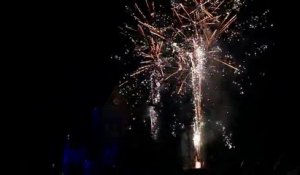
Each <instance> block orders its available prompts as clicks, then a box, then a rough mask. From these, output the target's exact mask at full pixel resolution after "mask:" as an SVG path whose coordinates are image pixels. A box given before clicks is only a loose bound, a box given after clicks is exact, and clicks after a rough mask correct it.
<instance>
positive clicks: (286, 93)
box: [6, 0, 299, 169]
mask: <svg viewBox="0 0 300 175" xmlns="http://www.w3.org/2000/svg"><path fill="white" fill-rule="evenodd" d="M256 1H257V2H256V4H255V7H254V9H261V8H264V6H266V7H268V8H269V9H270V10H271V17H270V18H271V21H273V23H274V25H275V28H274V30H275V31H273V32H269V33H266V34H264V36H261V37H264V39H266V40H273V41H274V42H276V45H275V46H274V47H273V48H271V49H270V50H268V51H267V53H266V54H265V56H264V58H260V59H254V60H252V61H250V63H249V72H250V73H251V74H252V76H253V79H254V82H256V85H255V86H254V89H251V90H250V91H249V94H248V95H245V96H243V97H240V99H239V100H240V101H239V104H238V106H239V107H240V108H241V111H242V114H244V115H243V118H238V119H237V120H236V122H237V126H236V128H235V131H236V133H237V136H236V137H237V142H238V144H239V145H240V147H241V150H242V151H241V152H243V153H244V154H245V155H247V156H251V154H252V153H255V154H257V155H259V156H261V157H263V158H262V159H263V160H268V159H270V160H272V161H274V160H275V159H276V156H277V157H278V156H280V155H286V157H287V159H288V160H287V163H289V161H290V162H291V164H292V163H295V155H296V153H297V149H296V148H297V146H296V139H297V138H299V136H297V131H298V128H299V126H298V123H297V122H296V121H297V117H298V116H299V115H298V114H297V113H294V112H295V111H296V109H297V101H298V96H297V95H298V92H297V90H298V89H297V88H296V85H295V83H298V82H297V79H298V78H297V74H296V71H295V70H297V69H294V68H295V67H296V64H297V63H296V62H297V55H296V56H294V55H293V54H294V53H295V52H297V48H295V47H296V45H294V44H291V41H290V40H292V42H297V40H296V37H297V36H295V35H296V34H297V32H296V31H297V27H294V25H293V24H294V23H295V22H296V21H293V19H294V18H295V17H293V14H292V13H294V11H293V10H292V9H291V6H293V5H289V4H288V3H287V1H284V2H285V4H284V5H283V4H281V3H282V1H279V2H277V1H276V2H273V1H271V0H268V1H267V0H264V1H263V0H256ZM12 7H13V9H14V11H16V13H13V12H14V11H12V12H10V14H11V15H12V16H13V20H11V21H10V23H12V24H13V25H11V26H14V27H11V32H12V33H13V34H12V39H11V40H10V42H9V43H12V44H13V45H16V47H15V48H16V49H12V51H11V53H10V57H8V58H9V60H8V61H9V65H10V66H9V69H8V70H7V71H6V74H7V75H8V76H7V77H8V78H7V79H8V80H9V83H8V84H9V85H11V86H12V87H11V86H9V87H11V88H9V96H10V98H9V99H10V100H9V101H10V102H12V104H13V105H12V106H13V107H12V110H10V112H11V114H12V115H11V116H12V126H13V128H14V129H12V130H15V131H16V133H11V134H12V136H10V137H11V139H14V140H15V141H14V143H16V145H18V151H17V157H18V158H16V159H18V161H20V162H21V164H22V165H21V168H24V167H30V168H32V169H33V168H43V167H45V166H46V164H45V163H44V162H47V161H48V160H49V158H50V157H51V156H53V155H51V154H52V152H51V151H49V150H50V148H52V146H53V145H56V144H60V143H61V142H62V138H63V135H64V134H65V132H66V131H68V130H70V129H72V128H75V127H77V126H78V125H79V123H83V124H82V125H81V126H79V127H86V126H85V124H84V123H87V122H88V119H85V116H86V114H88V113H89V111H90V110H91V108H92V107H93V106H95V105H102V104H103V103H105V101H106V100H107V98H108V96H109V95H110V93H111V91H112V89H113V87H114V86H116V84H117V82H118V78H120V76H121V74H122V71H124V70H125V68H123V67H121V66H120V65H118V64H116V63H115V62H113V61H111V60H110V59H109V57H110V56H111V54H113V53H116V52H118V51H119V48H121V47H122V41H120V38H119V31H118V28H117V27H118V26H119V25H120V24H121V23H122V22H123V21H124V20H126V18H125V17H124V13H123V11H124V10H123V8H122V6H121V4H120V2H119V0H115V1H105V2H102V3H99V2H98V3H87V2H78V3H76V2H70V3H60V2H55V3H54V2H49V3H44V2H43V3H42V4H35V3H33V4H19V5H13V6H12ZM24 7H26V8H24ZM18 9H20V10H18ZM288 20H290V21H291V22H290V21H288ZM260 71H261V72H265V73H266V77H261V76H260V75H259V74H257V73H258V72H260ZM9 132H11V131H9ZM27 169H28V168H27Z"/></svg>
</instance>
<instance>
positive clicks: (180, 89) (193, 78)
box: [120, 0, 243, 168]
mask: <svg viewBox="0 0 300 175" xmlns="http://www.w3.org/2000/svg"><path fill="white" fill-rule="evenodd" d="M242 4H243V3H241V2H240V1H239V0H178V1H175V0H173V1H171V9H170V13H161V12H159V11H158V10H157V8H156V6H155V4H154V2H150V1H148V0H146V1H145V3H144V5H143V6H139V5H138V4H134V9H131V12H132V13H131V14H132V16H133V18H134V20H135V21H136V27H130V26H128V25H126V26H125V28H124V29H125V30H124V31H123V32H124V33H126V35H127V36H129V38H131V40H132V42H133V44H134V50H133V53H134V55H135V57H136V58H139V59H140V61H139V62H140V66H139V68H138V69H137V70H136V71H134V72H133V73H132V74H130V78H139V77H143V78H145V77H147V78H148V82H149V86H150V91H149V101H150V103H151V105H152V106H151V108H149V115H150V118H151V129H152V134H153V135H154V138H156V137H157V128H158V125H157V123H156V122H157V116H158V112H157V111H155V106H156V105H158V104H159V103H160V100H161V91H162V88H163V86H164V85H165V84H174V85H175V86H176V88H175V91H174V93H173V94H174V95H178V96H184V95H185V94H186V93H190V92H191V93H192V102H193V110H194V119H193V127H192V128H193V144H194V149H195V150H196V154H195V167H196V168H200V167H202V166H203V165H204V158H203V155H202V153H201V147H202V145H203V129H202V128H203V125H204V119H203V118H204V114H203V109H202V107H203V86H204V83H203V82H205V81H206V79H207V78H208V75H209V73H211V72H213V71H212V70H210V69H213V66H212V64H220V65H223V66H224V67H227V68H228V69H229V70H232V71H234V72H238V71H239V69H238V68H237V67H236V66H235V64H234V63H233V61H228V59H226V57H227V56H226V55H225V54H223V52H222V50H221V49H220V47H219V46H218V40H219V39H220V38H221V37H224V35H225V36H228V37H229V36H233V35H236V33H234V32H233V31H230V30H229V27H230V26H231V25H232V24H233V23H234V22H235V20H236V19H237V12H238V11H239V8H240V6H241V5H242ZM133 36H134V37H133ZM126 83H128V81H125V82H124V83H122V84H121V85H120V86H124V85H125V84H126Z"/></svg>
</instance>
